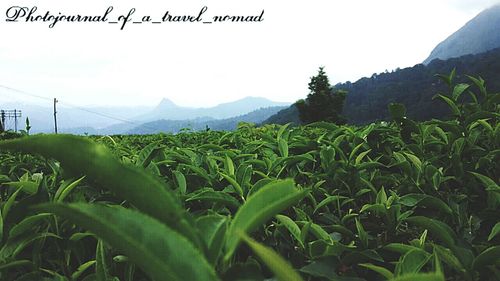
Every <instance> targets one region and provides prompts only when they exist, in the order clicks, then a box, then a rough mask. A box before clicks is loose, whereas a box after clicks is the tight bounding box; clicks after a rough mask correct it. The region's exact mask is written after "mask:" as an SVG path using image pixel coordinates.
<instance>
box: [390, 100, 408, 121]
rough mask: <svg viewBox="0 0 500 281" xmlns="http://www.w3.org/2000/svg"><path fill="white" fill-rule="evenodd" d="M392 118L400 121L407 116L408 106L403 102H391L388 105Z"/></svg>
mask: <svg viewBox="0 0 500 281" xmlns="http://www.w3.org/2000/svg"><path fill="white" fill-rule="evenodd" d="M388 108H389V113H390V114H391V118H392V120H395V121H399V120H401V119H403V117H405V116H406V107H405V106H404V104H401V103H390V104H389V105H388Z"/></svg>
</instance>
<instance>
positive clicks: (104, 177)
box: [0, 135, 201, 245]
mask: <svg viewBox="0 0 500 281" xmlns="http://www.w3.org/2000/svg"><path fill="white" fill-rule="evenodd" d="M0 149H3V150H5V149H7V150H13V151H20V152H25V153H36V154H41V155H43V156H45V157H47V158H55V159H57V160H59V161H61V164H62V166H63V167H65V168H67V169H68V170H71V171H73V172H74V173H83V174H85V175H86V176H87V179H89V180H93V181H96V182H98V183H100V184H101V185H102V186H103V187H105V188H107V189H109V190H111V191H112V192H114V193H115V195H116V196H118V197H120V198H123V199H125V200H127V201H129V202H130V203H132V204H133V205H135V206H136V207H137V208H138V209H140V210H141V211H143V212H145V213H146V214H148V215H150V216H152V217H154V218H157V219H159V220H160V221H162V222H164V223H165V224H167V225H168V226H170V227H172V228H174V229H176V230H178V231H179V232H180V233H182V234H184V235H185V236H186V237H188V238H189V239H190V240H192V241H193V242H194V243H195V244H196V245H201V242H200V240H199V237H198V235H197V233H196V231H195V230H194V228H193V227H192V225H191V221H190V219H189V216H188V214H187V212H186V211H185V210H184V209H183V208H182V207H181V205H180V202H179V200H178V199H177V198H176V197H175V196H174V194H173V192H172V191H170V190H169V189H168V188H167V187H166V186H165V184H164V183H162V182H161V181H160V180H159V179H157V178H156V177H154V176H153V175H151V174H149V173H147V172H145V171H144V170H143V169H140V168H137V167H135V166H132V165H124V164H122V163H120V162H119V161H118V160H117V159H115V158H114V156H113V155H112V153H111V152H109V151H108V149H107V148H106V147H104V146H102V145H98V144H96V143H94V142H92V141H90V140H89V139H87V138H83V137H78V136H73V135H37V136H31V137H29V138H21V139H16V140H8V141H3V142H0ZM4 215H5V214H4Z"/></svg>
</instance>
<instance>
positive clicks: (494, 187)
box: [469, 172, 500, 190]
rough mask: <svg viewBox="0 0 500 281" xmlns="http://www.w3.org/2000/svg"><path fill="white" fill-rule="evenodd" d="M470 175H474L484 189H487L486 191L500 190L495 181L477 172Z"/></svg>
mask: <svg viewBox="0 0 500 281" xmlns="http://www.w3.org/2000/svg"><path fill="white" fill-rule="evenodd" d="M469 173H471V174H473V175H474V176H475V177H476V178H477V179H478V180H479V181H480V182H481V183H482V184H483V185H484V187H486V189H489V190H500V187H499V186H498V185H497V184H496V183H495V181H494V180H492V179H490V178H489V177H487V176H485V175H481V174H479V173H475V172H469Z"/></svg>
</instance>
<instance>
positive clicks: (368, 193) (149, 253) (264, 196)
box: [0, 78, 500, 281]
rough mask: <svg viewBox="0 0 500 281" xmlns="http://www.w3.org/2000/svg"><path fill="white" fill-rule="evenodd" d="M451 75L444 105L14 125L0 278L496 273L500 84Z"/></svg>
mask: <svg viewBox="0 0 500 281" xmlns="http://www.w3.org/2000/svg"><path fill="white" fill-rule="evenodd" d="M450 80H451V79H450ZM448 82H449V83H450V87H451V88H450V93H448V94H446V95H444V94H443V95H440V96H436V99H439V100H441V101H437V100H436V102H446V103H447V104H448V105H449V107H450V110H451V112H452V115H453V118H452V119H451V120H448V121H442V120H432V121H427V122H414V121H412V120H409V119H408V118H406V117H405V109H404V107H403V106H401V105H398V104H391V105H390V106H389V110H390V112H391V115H392V116H393V120H392V121H390V122H382V123H378V124H371V125H366V126H362V127H354V126H337V125H334V124H331V123H314V124H310V125H307V126H301V127H291V126H287V125H285V126H278V125H266V126H263V127H255V126H254V125H251V124H240V126H239V128H238V130H236V131H234V132H217V131H204V132H183V133H179V134H176V135H170V134H158V135H143V136H105V137H77V136H70V135H35V136H16V135H10V136H11V137H13V138H12V139H10V140H3V141H1V142H0V212H1V216H0V280H18V281H21V280H86V281H89V280H102V281H108V280H122V281H132V280H156V281H160V280H332V281H362V280H500V245H499V242H500V220H499V219H500V212H499V211H500V209H499V206H500V188H499V176H500V173H499V171H500V165H499V163H500V147H499V143H500V125H499V123H498V120H499V117H500V108H499V99H500V95H499V94H493V93H488V92H487V90H486V89H485V87H484V81H482V80H480V79H475V78H471V85H470V86H469V85H466V84H460V85H454V86H452V85H451V81H448ZM465 97H467V98H465ZM3 138H7V135H3Z"/></svg>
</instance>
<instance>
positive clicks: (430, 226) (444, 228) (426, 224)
mask: <svg viewBox="0 0 500 281" xmlns="http://www.w3.org/2000/svg"><path fill="white" fill-rule="evenodd" d="M406 221H407V222H409V223H411V224H414V225H416V226H419V227H421V228H423V229H427V230H429V232H430V233H431V234H432V235H433V236H434V237H436V238H438V239H440V240H441V241H442V242H443V243H444V244H445V245H446V246H447V247H449V248H453V247H454V246H455V241H456V234H455V233H454V232H453V230H452V229H451V228H450V227H449V226H448V225H447V224H445V223H444V222H441V221H438V220H434V219H430V218H427V217H423V216H414V217H410V218H407V219H406Z"/></svg>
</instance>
